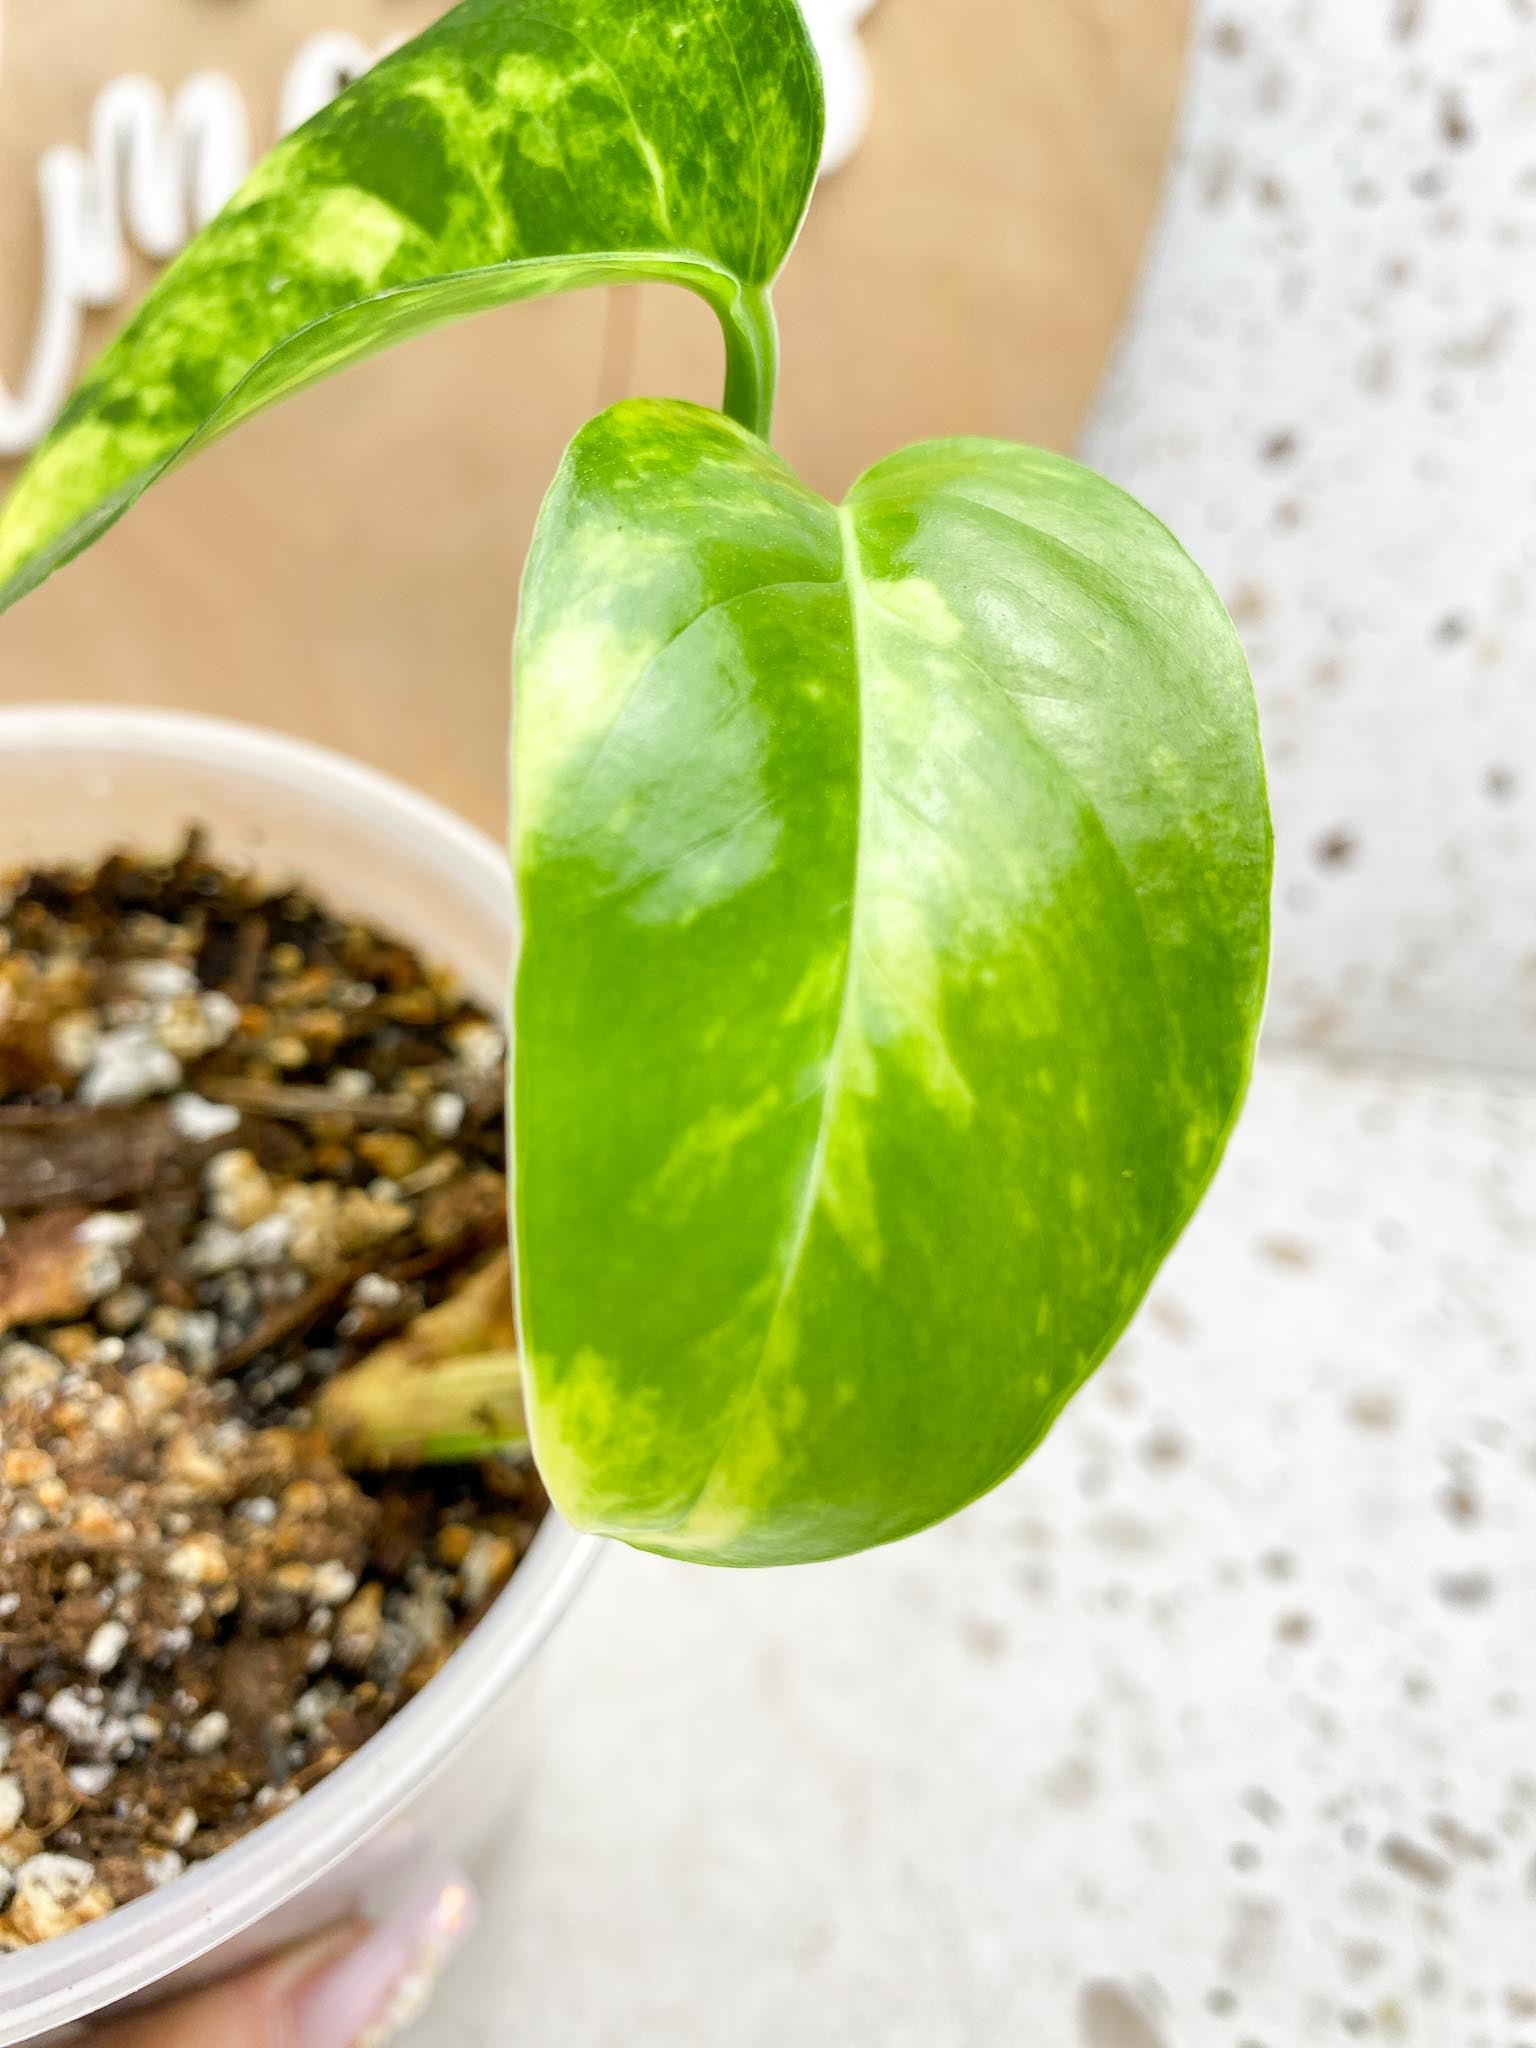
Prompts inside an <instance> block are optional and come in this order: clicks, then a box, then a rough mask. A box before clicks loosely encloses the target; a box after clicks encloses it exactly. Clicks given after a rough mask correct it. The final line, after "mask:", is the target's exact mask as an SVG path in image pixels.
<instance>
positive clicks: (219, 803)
mask: <svg viewBox="0 0 1536 2048" xmlns="http://www.w3.org/2000/svg"><path fill="white" fill-rule="evenodd" d="M0 777H3V780H0V791H3V795H0V804H3V824H0V868H8V867H10V866H12V865H13V864H16V863H28V862H34V861H43V862H47V861H57V860H64V859H77V858H82V857H84V858H89V857H94V856H96V855H99V854H101V853H104V852H106V851H107V850H108V849H110V848H111V847H113V846H131V847H134V848H145V849H148V850H150V851H154V852H160V851H169V850H171V848H172V846H173V845H174V844H175V843H176V841H177V840H178V839H179V837H180V835H181V833H182V832H183V831H184V830H185V828H186V826H187V825H188V824H190V823H193V822H196V823H199V824H201V825H204V826H205V827H206V828H207V830H208V835H209V849H210V851H211V853H212V854H214V855H215V856H216V857H219V858H223V859H229V860H233V861H242V862H248V863H253V864H255V865H256V866H257V867H258V869H259V870H260V871H261V872H262V873H263V874H264V875H270V876H271V877H272V878H273V879H274V880H278V881H281V880H286V879H289V878H292V879H293V880H295V881H299V882H302V883H303V884H304V885H305V886H306V887H308V888H310V889H312V890H313V891H314V892H315V893H316V894H317V895H318V896H320V897H322V898H323V899H325V900H327V901H329V902H332V903H335V904H336V905H337V906H338V907H340V908H342V909H344V910H346V911H349V912H352V913H355V914H356V915H358V916H360V917H364V918H367V919H369V920H370V921H374V922H377V923H378V924H379V925H380V926H382V927H384V928H385V929H387V930H390V931H393V932H396V933H398V934H399V935H400V936H401V937H402V938H405V939H407V940H409V941H411V942H412V943H413V944H415V945H416V946H418V947H420V948H421V949H422V951H424V952H425V953H426V954H427V955H428V956H429V957H431V958H433V959H436V960H441V961H443V962H445V963H446V964H447V965H449V966H451V967H453V968H454V969H456V970H457V971H458V973H459V974H460V975H461V976H462V977H463V979H464V981H465V982H466V984H467V985H468V986H469V987H470V988H471V989H472V990H473V992H474V993H475V994H476V995H477V996H478V997H479V998H480V999H481V1000H482V1001H483V1002H485V1003H486V1004H487V1006H489V1007H494V1009H495V1010H496V1011H497V1012H498V1013H503V1012H504V1009H505V1002H506V990H507V984H508V970H509V966H510V961H511V956H512V950H513V944H514V937H515V912H514V903H513V895H512V889H511V885H510V882H509V879H508V875H507V869H506V863H505V859H504V857H503V855H502V853H501V851H500V850H499V849H498V848H497V847H496V846H495V845H493V844H492V842H491V841H489V840H488V839H486V838H484V837H483V836H482V835H481V834H479V833H477V832H475V831H472V830H471V829H470V828H469V827H468V826H466V825H464V824H462V823H461V822H460V821H459V820H458V819H456V818H454V817H453V816H451V815H450V814H449V813H448V812H447V811H445V810H443V809H441V808H440V807H439V806H438V805H436V804H434V803H431V802H430V801H428V800H427V799H426V798H424V797H421V796H418V795H416V794H415V793H413V792H412V791H410V790H408V789H406V788H404V787H403V786H402V785H400V784H399V783H396V782H393V781H391V780H389V779H388V778H387V777H385V776H382V775H378V774H375V773H374V772H372V771H371V770H369V769H365V768H361V767H358V766H357V765H355V764H354V763H352V762H349V761H346V760H343V759H341V758H340V757H339V756H337V755H334V754H329V753H326V752H324V751H322V750H321V749H319V748H316V747H310V746H305V745H301V744H300V743H299V742H297V741H294V740H289V739H284V738H280V737H278V736H277V735H275V734H271V733H265V732H258V731H255V730H253V729H251V728H247V727H244V726H239V725H233V724H226V723H224V722H223V721H219V720H213V719H202V718H185V717H181V716H177V715H172V714H162V713H158V712H146V711H116V710H111V709H106V708H99V707H94V706H92V707H85V706H82V707H66V708H59V709H55V708H48V709H20V710H10V711H0ZM595 1552H596V1546H595V1545H594V1544H592V1543H590V1542H588V1541H586V1540H584V1539H582V1538H580V1537H578V1536H576V1535H575V1534H574V1533H573V1532H572V1531H571V1530H570V1529H569V1528H568V1527H566V1526H565V1524H564V1523H562V1522H561V1521H560V1520H559V1518H558V1517H556V1516H551V1517H550V1518H549V1520H548V1521H546V1523H545V1525H544V1527H543V1529H542V1530H541V1531H540V1533H539V1536H538V1538H537V1540H536V1542H535V1544H534V1546H533V1549H532V1551H531V1553H530V1554H529V1556H528V1558H527V1559H526V1560H525V1562H524V1563H523V1565H522V1567H521V1568H520V1570H519V1571H518V1572H517V1573H516V1574H515V1575H514V1577H513V1579H512V1582H511V1584H510V1585H509V1586H508V1588H507V1590H506V1592H505V1593H504V1594H503V1595H502V1597H501V1599H500V1600H499V1601H498V1602H497V1603H496V1605H495V1607H494V1609H493V1610H492V1612H491V1613H490V1614H489V1615H488V1616H487V1618H486V1620H485V1621H484V1622H483V1623H482V1625H481V1626H480V1627H479V1628H478V1629H477V1630H476V1631H475V1633H474V1635H473V1636H472V1637H471V1638H470V1640H469V1641H468V1642H467V1643H466V1644H465V1645H464V1646H463V1648H462V1649H460V1650H459V1651H458V1652H457V1653H456V1655H455V1656H454V1657H452V1658H451V1659H450V1661H449V1663H448V1665H447V1667H446V1668H445V1669H444V1671H443V1672H442V1673H441V1674H440V1675H439V1676H438V1677H437V1678H435V1679H434V1680H433V1681H432V1683H431V1684H430V1685H429V1686H428V1687H427V1688H426V1690H425V1691H424V1692H423V1693H422V1694H421V1695H420V1696H419V1697H418V1698H417V1699H416V1700H414V1701H413V1702H412V1703H411V1704H410V1706H408V1707H407V1708H406V1709H405V1710H404V1712H402V1713H401V1714H400V1715H398V1716H397V1717H396V1719H395V1720H394V1721H392V1722H391V1723H390V1725H389V1726H388V1727H387V1728H386V1729H384V1731H383V1732H382V1733H381V1734H379V1735H377V1736H375V1737H374V1739H373V1740H372V1741H371V1742H369V1743H368V1744H366V1746H365V1747H364V1748H363V1749H362V1750H361V1751H359V1753H358V1754H357V1755H356V1756H355V1757H353V1758H351V1759H350V1760H349V1761H348V1762H347V1763H346V1764H344V1765H343V1766H342V1767H341V1769H340V1770H339V1771H337V1772H336V1773H335V1774H334V1776H332V1777H331V1778H329V1779H327V1780H326V1782H325V1783H324V1784H322V1785H320V1786H319V1787H317V1788H316V1790H314V1791H313V1792H310V1793H309V1794H307V1795H306V1797H305V1798H303V1799H302V1800H300V1801H299V1802H298V1804H297V1805H295V1806H293V1807H292V1808H290V1809H289V1810H288V1811H287V1812H286V1813H284V1814H281V1815H280V1816H278V1817H277V1818H276V1819H274V1820H272V1821H269V1822H267V1823H266V1825H264V1826H263V1827H260V1828H258V1829H257V1830H256V1831H255V1832H254V1833H253V1834H251V1835H249V1836H247V1837H246V1838H245V1839H244V1840H243V1841H242V1842H240V1843H238V1844H237V1845H236V1846H235V1847H234V1848H232V1849H228V1850H225V1851H224V1852H223V1854H221V1855H219V1856H216V1857H214V1858H213V1859H212V1860H211V1861H210V1862H208V1863H205V1864H201V1865H199V1866H197V1867H196V1868H194V1869H193V1870H191V1871H189V1872H188V1873H187V1874H186V1875H184V1876H182V1877H179V1878H177V1879H176V1880H175V1881H174V1882H173V1883H172V1884H170V1885H168V1886H167V1887H166V1888H165V1889H164V1890H163V1891H159V1892H155V1893H153V1894H151V1895H150V1896H149V1897H148V1898H145V1899H140V1900H138V1901H137V1902H136V1903H135V1904H133V1905H131V1906H126V1907H124V1908H123V1909H122V1910H121V1911H119V1912H117V1913H114V1914H111V1915H110V1916H109V1917H108V1918H106V1919H105V1920H101V1921H98V1922H96V1923H95V1924H94V1925H93V1926H90V1927H86V1928H82V1929H81V1930H80V1932H79V1933H76V1934H70V1935H66V1936H65V1937H64V1938H63V1939H62V1940H59V1941H56V1942H52V1943H47V1944H44V1945H43V1946H41V1947H39V1948H36V1949H31V1950H24V1951H22V1952H20V1953H18V1954H14V1955H9V1956H0V2048H11V2044H13V2043H19V2042H34V2043H41V2042H44V2041H52V2040H55V2039H58V2040H62V2039H66V2038H68V2033H69V2031H70V2030H71V2029H72V2027H73V2025H74V2024H75V2023H77V2022H79V2021H81V2020H85V2019H88V2018H90V2017H91V2016H92V2015H95V2014H99V2013H102V2012H104V2011H106V2010H107V2009H109V2008H111V2007H114V2006H117V2005H120V2004H123V2003H125V2002H133V2001H139V2000H142V1999H145V1998H147V1997H158V1996H160V1995H162V1994H163V1993H164V1992H166V1991H168V1990H170V1989H172V1988H177V1989H180V1988H185V1987H186V1986H189V1985H191V1984H194V1983H197V1982H199V1981H202V1980H203V1979H205V1978H208V1977H212V1976H215V1975H217V1974H220V1973H221V1972H223V1971H225V1970H227V1969H229V1968H232V1967H234V1966H236V1965H238V1964H240V1963H243V1962H247V1961H249V1960H252V1959H254V1958H255V1957H258V1956H260V1955H264V1954H266V1953H267V1952H268V1951H270V1950H272V1949H274V1948H277V1947H279V1946H281V1945H283V1944H285V1943H286V1942H288V1941H290V1940H293V1939H295V1938H298V1937H300V1936H303V1935H306V1934H309V1933H313V1932H315V1931H316V1930H318V1929H319V1928H321V1927H323V1926H324V1925H325V1924H326V1923H327V1922H328V1921H330V1920H332V1919H335V1918H339V1917H341V1916H343V1915H346V1914H348V1913H352V1912H357V1911H369V1910H377V1909H379V1908H381V1907H383V1906H386V1905H387V1904H388V1902H389V1895H390V1893H391V1892H392V1890H394V1889H395V1888H396V1886H397V1885H399V1884H403V1883H404V1882H406V1881H408V1877H409V1866H410V1864H411V1863H412V1862H413V1861H414V1860H415V1858H416V1857H417V1856H418V1855H419V1853H420V1849H421V1845H422V1842H423V1840H424V1839H425V1840H427V1841H430V1842H433V1843H441V1844H443V1845H444V1846H446V1847H448V1848H451V1849H454V1850H456V1851H459V1852H461V1853H463V1852H468V1853H472V1852H473V1848H474V1845H475V1839H476V1837H477V1836H484V1835H485V1834H487V1833H488V1832H489V1831H490V1830H491V1829H492V1828H494V1826H495V1825H496V1816H497V1810H498V1806H499V1805H500V1804H501V1803H502V1800H503V1797H504V1796H505V1797H510V1796H512V1795H513V1793H514V1792H515V1787H516V1781H517V1776H518V1773H519V1770H520V1768H521V1759H522V1756H523V1745H522V1744H521V1743H520V1742H519V1741H518V1737H517V1727H516V1706H515V1703H509V1702H508V1700H507V1693H508V1689H509V1687H510V1686H511V1684H512V1681H513V1679H514V1678H516V1677H517V1675H518V1673H519V1672H520V1671H521V1670H522V1669H523V1667H524V1666H525V1665H526V1664H527V1663H528V1661H529V1659H530V1658H531V1657H532V1656H533V1654H534V1652H535V1650H537V1649H538V1647H539V1645H540V1643H541V1642H542V1641H543V1640H544V1637H545V1636H546V1635H547V1634H548V1632H549V1630H550V1628H551V1627H552V1626H553V1624H554V1622H555V1621H556V1620H557V1619H558V1618H559V1616H560V1615H561V1613H562V1612H563V1611H564V1609H565V1608H566V1607H567V1606H568V1605H569V1603H570V1601H571V1599H572V1598H573V1597H574V1595H575V1593H576V1590H577V1588H578V1587H579V1586H580V1584H581V1581H582V1579H583V1577H584V1575H585V1573H586V1571H587V1569H588V1567H589V1565H590V1564H591V1562H592V1559H593V1557H594V1555H595ZM456 1788H457V1792H458V1796H456Z"/></svg>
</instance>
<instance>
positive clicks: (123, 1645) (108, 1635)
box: [85, 1621, 128, 1678]
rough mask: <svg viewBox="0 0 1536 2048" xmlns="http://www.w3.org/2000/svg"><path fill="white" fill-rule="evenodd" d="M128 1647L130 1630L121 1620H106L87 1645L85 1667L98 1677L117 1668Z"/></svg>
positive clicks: (102, 1676)
mask: <svg viewBox="0 0 1536 2048" xmlns="http://www.w3.org/2000/svg"><path fill="white" fill-rule="evenodd" d="M127 1647H128V1631H127V1629H126V1628H125V1627H124V1626H123V1624H122V1623H121V1622H120V1621H104V1622H103V1623H102V1624H101V1626H100V1628H98V1629H97V1631H96V1633H95V1634H94V1635H93V1636H92V1637H91V1640H90V1641H89V1642H88V1643H87V1644H86V1646H85V1668H86V1670H87V1671H94V1672H95V1674H96V1675H97V1677H98V1678H104V1677H105V1676H106V1674H107V1673H108V1672H109V1671H111V1670H113V1669H115V1668H116V1665H117V1661H118V1659H119V1658H120V1657H121V1656H122V1654H123V1652H124V1650H126V1649H127Z"/></svg>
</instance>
